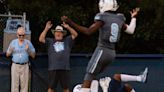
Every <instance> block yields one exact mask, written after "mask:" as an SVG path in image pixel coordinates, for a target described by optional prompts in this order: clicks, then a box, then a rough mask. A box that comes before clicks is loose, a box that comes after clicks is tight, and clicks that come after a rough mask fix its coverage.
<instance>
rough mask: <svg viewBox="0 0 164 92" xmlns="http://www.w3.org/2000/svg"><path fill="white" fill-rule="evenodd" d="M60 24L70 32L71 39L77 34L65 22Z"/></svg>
mask: <svg viewBox="0 0 164 92" xmlns="http://www.w3.org/2000/svg"><path fill="white" fill-rule="evenodd" d="M62 26H63V27H64V28H66V29H67V30H68V31H69V32H70V33H71V37H72V39H73V40H74V39H75V38H76V37H77V36H78V33H77V32H76V31H75V30H74V29H73V28H72V27H70V26H69V25H68V24H66V23H65V22H63V24H62Z"/></svg>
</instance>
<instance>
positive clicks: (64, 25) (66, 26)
mask: <svg viewBox="0 0 164 92" xmlns="http://www.w3.org/2000/svg"><path fill="white" fill-rule="evenodd" d="M61 25H62V26H63V27H64V28H66V29H67V28H68V27H69V25H68V24H66V23H65V22H63V24H61Z"/></svg>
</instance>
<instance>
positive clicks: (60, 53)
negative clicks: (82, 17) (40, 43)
mask: <svg viewBox="0 0 164 92" xmlns="http://www.w3.org/2000/svg"><path fill="white" fill-rule="evenodd" d="M45 43H46V44H47V46H48V60H49V65H48V70H70V53H71V48H72V46H73V43H74V40H73V39H72V37H71V36H67V37H65V38H64V39H63V40H62V41H56V40H55V39H54V38H46V41H45Z"/></svg>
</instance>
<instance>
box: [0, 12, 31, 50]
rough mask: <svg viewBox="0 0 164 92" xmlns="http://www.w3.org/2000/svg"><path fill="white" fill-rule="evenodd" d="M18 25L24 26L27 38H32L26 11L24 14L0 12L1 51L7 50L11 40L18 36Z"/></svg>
mask: <svg viewBox="0 0 164 92" xmlns="http://www.w3.org/2000/svg"><path fill="white" fill-rule="evenodd" d="M18 26H24V27H25V32H26V39H28V40H30V39H31V31H30V29H29V21H27V20H26V13H23V15H11V14H10V12H9V13H8V14H0V52H6V50H7V47H8V45H9V43H10V41H11V40H13V39H15V38H17V35H16V31H17V28H18Z"/></svg>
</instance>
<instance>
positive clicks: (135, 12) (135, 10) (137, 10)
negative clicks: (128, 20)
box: [130, 8, 140, 18]
mask: <svg viewBox="0 0 164 92" xmlns="http://www.w3.org/2000/svg"><path fill="white" fill-rule="evenodd" d="M139 11H140V8H135V9H133V10H132V11H131V12H130V14H131V17H132V18H133V17H136V16H137V14H138V12H139Z"/></svg>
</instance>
